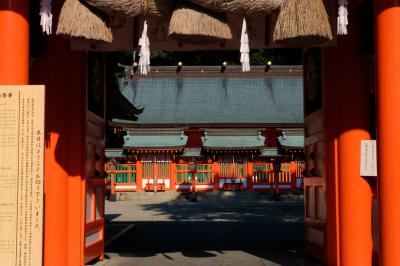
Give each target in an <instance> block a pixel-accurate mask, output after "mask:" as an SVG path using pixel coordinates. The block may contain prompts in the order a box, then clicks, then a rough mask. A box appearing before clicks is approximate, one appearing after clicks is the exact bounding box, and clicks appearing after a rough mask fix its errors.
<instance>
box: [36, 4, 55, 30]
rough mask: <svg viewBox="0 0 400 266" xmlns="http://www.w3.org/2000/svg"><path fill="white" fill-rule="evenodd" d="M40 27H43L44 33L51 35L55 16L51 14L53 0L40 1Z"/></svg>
mask: <svg viewBox="0 0 400 266" xmlns="http://www.w3.org/2000/svg"><path fill="white" fill-rule="evenodd" d="M39 15H40V26H42V31H43V33H46V34H47V35H50V34H51V30H52V25H53V14H51V0H41V1H40V12H39Z"/></svg>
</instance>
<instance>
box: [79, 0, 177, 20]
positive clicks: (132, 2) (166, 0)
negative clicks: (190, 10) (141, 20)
mask: <svg viewBox="0 0 400 266" xmlns="http://www.w3.org/2000/svg"><path fill="white" fill-rule="evenodd" d="M85 1H86V2H87V3H89V4H90V5H92V6H94V7H97V8H99V9H101V10H102V11H104V12H106V13H107V14H109V15H113V16H123V17H134V16H138V15H143V16H157V17H169V16H170V15H171V13H172V10H173V7H174V4H175V0H85Z"/></svg>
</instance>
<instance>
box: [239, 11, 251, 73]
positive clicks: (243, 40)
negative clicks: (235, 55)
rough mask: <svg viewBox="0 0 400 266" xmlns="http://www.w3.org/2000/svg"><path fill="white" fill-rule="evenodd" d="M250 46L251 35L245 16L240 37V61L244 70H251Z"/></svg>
mask: <svg viewBox="0 0 400 266" xmlns="http://www.w3.org/2000/svg"><path fill="white" fill-rule="evenodd" d="M249 53H250V47H249V35H248V34H247V25H246V18H243V25H242V36H241V37H240V63H242V71H243V72H248V71H250V56H249Z"/></svg>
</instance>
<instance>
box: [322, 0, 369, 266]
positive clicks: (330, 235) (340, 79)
mask: <svg viewBox="0 0 400 266" xmlns="http://www.w3.org/2000/svg"><path fill="white" fill-rule="evenodd" d="M362 2H363V0H352V1H349V14H350V17H349V21H350V24H349V35H347V36H339V37H338V44H337V46H336V47H332V48H326V49H324V53H323V78H324V94H323V95H324V108H325V112H324V114H325V122H324V130H325V143H326V147H327V149H326V158H327V161H326V164H327V166H326V169H327V173H326V174H327V176H326V178H327V205H328V208H327V223H328V226H327V228H328V232H327V242H326V243H327V246H328V247H327V253H328V254H327V255H328V262H327V264H328V265H335V264H336V265H343V266H353V265H371V263H372V233H371V231H372V230H371V206H372V191H371V188H370V186H369V184H368V182H367V181H366V180H365V179H364V178H363V177H361V176H360V141H361V140H367V139H370V134H369V120H370V117H369V112H368V111H369V87H368V85H369V84H368V81H369V80H368V74H369V73H368V55H365V54H363V53H362V51H361V46H360V44H361V40H362V38H361V31H362V27H363V26H365V25H362V24H361V22H360V19H359V17H358V13H359V10H360V9H359V8H360V6H361V4H362ZM336 193H337V194H336ZM335 197H337V198H335ZM335 207H336V208H337V209H336V208H335Z"/></svg>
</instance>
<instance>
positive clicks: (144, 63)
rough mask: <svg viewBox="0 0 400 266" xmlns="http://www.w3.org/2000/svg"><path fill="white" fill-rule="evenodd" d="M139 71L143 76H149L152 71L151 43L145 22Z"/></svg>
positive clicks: (141, 39) (140, 42)
mask: <svg viewBox="0 0 400 266" xmlns="http://www.w3.org/2000/svg"><path fill="white" fill-rule="evenodd" d="M139 45H140V52H139V56H140V59H139V69H140V73H141V74H142V75H147V73H148V72H149V71H150V41H149V38H148V37H147V21H146V20H145V21H144V25H143V32H142V37H141V38H140V40H139Z"/></svg>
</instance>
